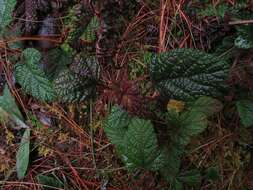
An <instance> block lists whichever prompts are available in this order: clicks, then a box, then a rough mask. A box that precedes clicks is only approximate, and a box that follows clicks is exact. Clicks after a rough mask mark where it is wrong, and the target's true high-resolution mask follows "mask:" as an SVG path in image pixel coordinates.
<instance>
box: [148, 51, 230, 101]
mask: <svg viewBox="0 0 253 190" xmlns="http://www.w3.org/2000/svg"><path fill="white" fill-rule="evenodd" d="M228 70H229V65H228V64H227V62H226V61H225V60H222V59H220V58H218V57H216V56H214V55H211V54H207V53H205V52H202V51H199V50H196V49H175V50H171V51H169V52H165V53H161V54H153V56H152V58H151V64H150V72H151V78H152V80H153V81H154V84H155V86H156V88H157V89H158V90H159V91H160V92H161V93H162V94H164V95H166V96H169V97H170V98H173V99H176V100H183V101H187V100H193V99H195V98H197V97H199V96H212V97H219V96H221V95H222V90H224V89H225V87H226V85H225V79H226V78H227V76H228Z"/></svg>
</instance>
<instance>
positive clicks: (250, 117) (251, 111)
mask: <svg viewBox="0 0 253 190" xmlns="http://www.w3.org/2000/svg"><path fill="white" fill-rule="evenodd" d="M236 107H237V110H238V112H239V115H240V118H241V122H242V124H243V125H244V126H245V127H252V126H253V101H251V100H240V101H238V102H237V103H236Z"/></svg>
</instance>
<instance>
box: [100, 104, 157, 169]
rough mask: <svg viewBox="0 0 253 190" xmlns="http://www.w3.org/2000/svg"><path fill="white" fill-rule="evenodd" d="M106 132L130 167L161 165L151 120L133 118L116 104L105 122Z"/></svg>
mask: <svg viewBox="0 0 253 190" xmlns="http://www.w3.org/2000/svg"><path fill="white" fill-rule="evenodd" d="M105 132H106V135H107V136H108V138H109V140H110V142H112V143H113V144H114V145H115V146H116V148H117V151H118V153H119V154H120V156H121V158H122V160H123V161H124V163H125V164H126V166H127V167H128V169H135V168H138V167H141V168H146V169H151V170H157V167H160V165H161V164H160V163H159V161H160V158H158V157H159V149H158V143H157V138H156V134H155V132H154V129H153V125H152V124H151V122H150V121H146V120H143V119H139V118H131V117H130V116H129V115H128V113H127V112H125V111H124V110H122V109H121V108H120V107H118V106H114V107H113V108H112V111H111V114H110V115H109V116H108V118H107V121H106V123H105Z"/></svg>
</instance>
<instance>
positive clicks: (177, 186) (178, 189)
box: [170, 179, 184, 190]
mask: <svg viewBox="0 0 253 190" xmlns="http://www.w3.org/2000/svg"><path fill="white" fill-rule="evenodd" d="M183 189H184V186H183V183H182V182H180V181H178V180H176V179H175V180H174V181H173V182H172V184H171V188H170V190H183Z"/></svg>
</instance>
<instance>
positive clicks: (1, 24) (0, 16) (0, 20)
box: [0, 0, 17, 36]
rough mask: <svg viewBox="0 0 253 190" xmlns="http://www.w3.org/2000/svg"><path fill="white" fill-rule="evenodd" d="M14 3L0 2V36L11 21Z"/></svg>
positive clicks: (9, 0)
mask: <svg viewBox="0 0 253 190" xmlns="http://www.w3.org/2000/svg"><path fill="white" fill-rule="evenodd" d="M16 3H17V1H16V0H0V36H1V34H2V32H3V30H4V29H5V27H6V26H8V25H9V24H10V22H11V21H12V12H13V10H14V8H15V5H16Z"/></svg>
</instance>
